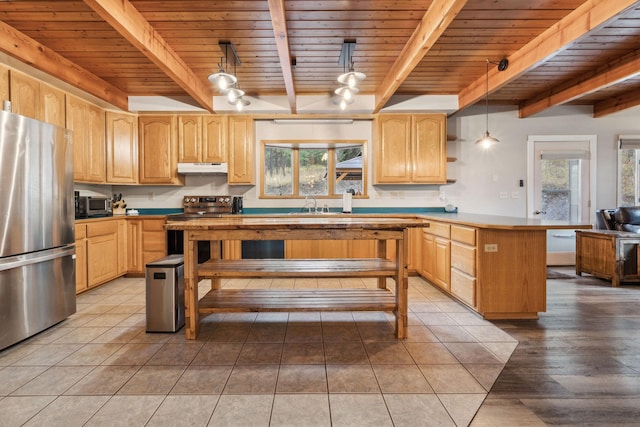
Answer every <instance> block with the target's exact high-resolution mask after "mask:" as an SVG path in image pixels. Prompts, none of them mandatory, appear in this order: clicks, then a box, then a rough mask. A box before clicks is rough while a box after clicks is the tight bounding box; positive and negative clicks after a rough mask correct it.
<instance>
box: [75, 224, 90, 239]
mask: <svg viewBox="0 0 640 427" xmlns="http://www.w3.org/2000/svg"><path fill="white" fill-rule="evenodd" d="M75 233H76V240H81V239H85V238H86V237H87V225H86V224H76V226H75Z"/></svg>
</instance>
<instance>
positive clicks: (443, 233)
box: [424, 221, 451, 239]
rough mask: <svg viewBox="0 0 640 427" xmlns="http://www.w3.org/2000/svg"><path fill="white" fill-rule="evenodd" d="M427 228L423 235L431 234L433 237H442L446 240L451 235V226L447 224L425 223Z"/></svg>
mask: <svg viewBox="0 0 640 427" xmlns="http://www.w3.org/2000/svg"><path fill="white" fill-rule="evenodd" d="M427 223H428V224H429V227H427V228H425V229H424V232H425V233H429V234H433V235H434V236H439V237H444V238H445V239H448V238H449V237H450V235H451V226H450V225H449V224H443V223H441V222H432V221H427Z"/></svg>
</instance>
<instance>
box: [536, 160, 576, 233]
mask: <svg viewBox="0 0 640 427" xmlns="http://www.w3.org/2000/svg"><path fill="white" fill-rule="evenodd" d="M541 166H542V209H541V210H542V211H544V212H546V216H545V218H546V219H553V220H561V221H578V220H579V214H580V213H579V207H578V200H579V195H580V160H542V165H541Z"/></svg>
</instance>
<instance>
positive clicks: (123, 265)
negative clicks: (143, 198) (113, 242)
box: [116, 218, 127, 276]
mask: <svg viewBox="0 0 640 427" xmlns="http://www.w3.org/2000/svg"><path fill="white" fill-rule="evenodd" d="M116 222H117V224H118V276H122V275H124V274H126V273H127V220H126V219H124V218H121V219H118V220H116Z"/></svg>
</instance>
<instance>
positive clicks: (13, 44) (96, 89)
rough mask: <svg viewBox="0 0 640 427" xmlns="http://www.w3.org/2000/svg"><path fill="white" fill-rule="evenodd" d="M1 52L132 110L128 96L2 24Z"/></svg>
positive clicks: (118, 105) (0, 25)
mask: <svg viewBox="0 0 640 427" xmlns="http://www.w3.org/2000/svg"><path fill="white" fill-rule="evenodd" d="M0 50H1V51H2V52H4V53H6V54H7V55H11V56H12V57H14V58H16V59H18V60H20V61H22V62H24V63H26V64H28V65H31V66H32V67H35V68H37V69H39V70H40V71H43V72H45V73H47V74H49V75H51V76H52V77H55V78H57V79H60V80H62V81H63V82H65V83H68V84H70V85H72V86H75V87H77V88H78V89H81V90H83V91H85V92H87V93H89V94H91V95H93V96H96V97H97V98H100V99H102V100H104V101H106V102H108V103H110V104H112V105H114V106H116V107H118V108H120V109H122V110H125V111H128V110H129V99H128V97H127V94H126V93H124V92H123V91H121V90H120V89H118V88H117V87H115V86H113V85H111V84H110V83H107V82H106V81H104V80H102V79H101V78H100V77H98V76H96V75H95V74H92V73H90V72H89V71H87V70H85V69H84V68H82V67H80V66H79V65H77V64H75V63H73V62H71V61H69V60H68V59H66V58H65V57H63V56H61V55H59V54H57V53H56V52H54V51H53V50H51V49H49V48H47V47H46V46H43V45H41V44H40V43H38V42H37V41H35V40H33V39H32V38H30V37H28V36H27V35H25V34H23V33H21V32H20V31H18V30H16V29H15V28H13V27H11V26H10V25H7V24H6V23H4V22H2V21H0Z"/></svg>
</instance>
